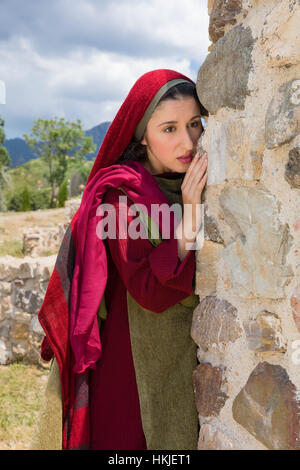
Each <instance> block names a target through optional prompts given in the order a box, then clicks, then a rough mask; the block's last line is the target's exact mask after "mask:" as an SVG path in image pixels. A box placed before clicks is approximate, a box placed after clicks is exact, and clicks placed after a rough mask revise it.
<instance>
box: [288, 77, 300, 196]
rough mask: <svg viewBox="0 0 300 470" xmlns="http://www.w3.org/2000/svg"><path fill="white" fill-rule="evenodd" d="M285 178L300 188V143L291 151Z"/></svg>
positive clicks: (292, 185)
mask: <svg viewBox="0 0 300 470" xmlns="http://www.w3.org/2000/svg"><path fill="white" fill-rule="evenodd" d="M299 83H300V81H299ZM299 123H300V121H299ZM284 178H285V179H286V181H287V182H288V183H289V184H290V185H291V187H292V188H297V189H300V144H298V145H297V146H296V147H294V148H292V149H291V150H290V151H289V159H288V162H287V164H286V165H285V173H284Z"/></svg>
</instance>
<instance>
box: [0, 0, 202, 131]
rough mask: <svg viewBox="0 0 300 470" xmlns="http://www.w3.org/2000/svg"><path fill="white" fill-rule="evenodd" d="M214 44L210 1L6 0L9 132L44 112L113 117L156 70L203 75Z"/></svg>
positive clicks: (89, 121) (2, 69)
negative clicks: (134, 88) (136, 84)
mask: <svg viewBox="0 0 300 470" xmlns="http://www.w3.org/2000/svg"><path fill="white" fill-rule="evenodd" d="M208 46H209V39H208V14H207V1H206V0H185V2H183V1H182V0H167V1H162V0H72V1H71V0H26V1H25V0H1V3H0V81H3V82H4V83H5V88H6V104H0V116H2V117H3V118H4V119H5V132H6V137H7V138H13V137H22V135H23V133H24V132H30V130H31V127H32V124H33V121H34V120H35V119H37V118H39V117H41V118H45V119H46V118H51V117H54V116H58V117H65V119H67V120H76V119H81V121H82V124H83V128H84V129H85V130H87V129H90V128H91V127H93V126H96V125H97V124H99V123H100V122H103V121H111V120H112V119H113V117H114V115H115V113H116V112H117V110H118V108H119V106H120V105H121V103H122V101H123V100H124V99H125V97H126V96H127V94H128V92H129V90H130V88H131V86H132V85H133V84H134V82H135V81H136V80H137V79H138V77H139V76H141V75H142V74H143V73H145V72H148V71H149V70H153V69H158V68H170V69H174V70H177V71H179V72H182V73H184V74H186V75H188V76H189V77H191V78H192V79H194V80H196V77H197V72H198V69H199V66H200V65H201V63H202V62H203V60H204V59H205V57H206V55H207V53H208V52H207V48H208Z"/></svg>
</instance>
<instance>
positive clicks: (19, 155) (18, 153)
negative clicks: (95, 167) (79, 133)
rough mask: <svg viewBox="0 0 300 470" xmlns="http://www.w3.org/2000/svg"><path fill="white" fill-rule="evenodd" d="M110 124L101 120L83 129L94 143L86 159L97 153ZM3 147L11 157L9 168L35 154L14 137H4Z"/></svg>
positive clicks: (32, 157) (26, 160) (32, 158)
mask: <svg viewBox="0 0 300 470" xmlns="http://www.w3.org/2000/svg"><path fill="white" fill-rule="evenodd" d="M109 126H110V122H102V123H101V124H99V125H98V126H95V127H93V128H92V129H89V130H88V131H85V134H86V135H87V137H93V141H94V143H95V144H96V151H95V152H94V153H90V154H89V155H87V156H86V158H87V160H91V159H92V158H93V157H95V156H96V155H97V153H98V150H99V147H100V145H101V144H102V142H103V139H104V137H105V134H106V132H107V129H108V128H109ZM4 147H6V148H7V150H8V152H9V156H10V158H11V165H10V167H11V168H16V167H17V166H20V165H23V163H26V162H28V161H29V160H34V159H35V158H37V157H36V155H34V153H33V152H32V150H31V148H30V147H28V145H27V144H26V142H25V140H24V139H21V138H19V137H16V138H15V139H6V140H5V142H4Z"/></svg>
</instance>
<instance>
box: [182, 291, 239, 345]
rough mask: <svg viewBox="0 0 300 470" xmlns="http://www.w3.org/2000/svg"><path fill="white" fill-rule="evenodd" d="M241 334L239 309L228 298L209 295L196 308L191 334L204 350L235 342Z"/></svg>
mask: <svg viewBox="0 0 300 470" xmlns="http://www.w3.org/2000/svg"><path fill="white" fill-rule="evenodd" d="M241 334H242V329H241V327H240V325H239V322H238V318H237V309H236V308H235V307H234V306H233V305H231V304H230V303H229V302H227V300H224V299H218V298H217V297H216V296H208V297H205V298H204V299H203V300H202V301H201V302H200V303H199V305H198V307H197V308H196V309H195V311H194V314H193V320H192V327H191V336H192V338H193V340H194V341H195V343H196V344H198V345H199V346H200V347H201V348H202V349H203V351H209V350H210V349H211V348H212V346H213V345H214V344H215V345H221V344H223V345H224V344H225V345H226V344H227V343H228V342H234V341H235V340H236V339H237V338H239V337H240V336H241Z"/></svg>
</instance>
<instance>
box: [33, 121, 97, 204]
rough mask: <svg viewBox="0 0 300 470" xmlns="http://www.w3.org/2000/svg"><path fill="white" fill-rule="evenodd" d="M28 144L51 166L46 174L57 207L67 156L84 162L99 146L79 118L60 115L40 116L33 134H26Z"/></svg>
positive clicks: (35, 122)
mask: <svg viewBox="0 0 300 470" xmlns="http://www.w3.org/2000/svg"><path fill="white" fill-rule="evenodd" d="M24 137H25V140H26V143H27V145H29V147H31V148H32V150H33V151H34V153H35V155H36V156H37V157H41V158H43V159H44V160H45V161H46V163H47V167H48V174H47V175H45V176H46V178H47V181H48V182H49V184H50V186H51V201H50V207H54V205H55V204H54V197H55V193H56V190H57V188H59V186H60V185H61V184H62V182H63V180H64V179H65V176H66V172H67V168H68V161H67V159H68V158H71V159H74V160H76V162H77V163H78V164H83V163H84V162H85V161H86V160H85V156H86V155H87V154H89V153H93V152H94V151H95V149H96V146H95V144H93V139H92V137H86V136H85V132H84V130H83V129H82V126H81V121H80V119H77V121H76V122H69V121H65V119H64V118H60V119H58V118H57V117H55V118H54V119H38V120H37V121H34V125H33V127H32V130H31V134H30V135H29V136H28V135H27V134H24Z"/></svg>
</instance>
